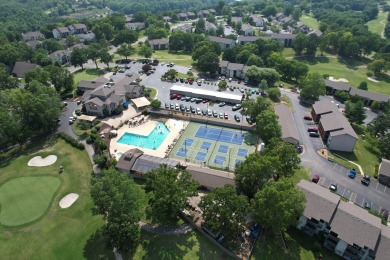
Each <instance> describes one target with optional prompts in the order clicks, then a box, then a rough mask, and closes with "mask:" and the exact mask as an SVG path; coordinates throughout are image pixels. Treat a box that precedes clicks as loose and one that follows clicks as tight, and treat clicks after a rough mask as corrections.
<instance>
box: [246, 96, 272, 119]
mask: <svg viewBox="0 0 390 260" xmlns="http://www.w3.org/2000/svg"><path fill="white" fill-rule="evenodd" d="M242 107H243V108H244V109H245V112H244V113H245V114H246V115H249V116H250V117H251V118H252V119H256V117H257V116H258V115H259V114H260V113H262V112H263V111H265V110H267V109H269V108H270V107H271V102H270V101H269V100H268V99H266V98H263V97H261V96H258V97H257V98H256V100H253V99H248V100H245V101H244V102H242Z"/></svg>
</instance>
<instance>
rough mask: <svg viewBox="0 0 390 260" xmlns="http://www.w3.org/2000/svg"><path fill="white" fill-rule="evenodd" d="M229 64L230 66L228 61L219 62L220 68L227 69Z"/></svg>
mask: <svg viewBox="0 0 390 260" xmlns="http://www.w3.org/2000/svg"><path fill="white" fill-rule="evenodd" d="M228 64H229V62H228V61H227V60H220V61H219V67H220V68H225V67H227V66H228Z"/></svg>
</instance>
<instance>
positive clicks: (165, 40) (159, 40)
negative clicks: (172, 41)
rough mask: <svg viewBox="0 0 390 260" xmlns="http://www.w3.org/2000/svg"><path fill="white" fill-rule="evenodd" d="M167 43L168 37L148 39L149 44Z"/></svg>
mask: <svg viewBox="0 0 390 260" xmlns="http://www.w3.org/2000/svg"><path fill="white" fill-rule="evenodd" d="M168 43H169V40H168V39H155V40H150V41H149V44H150V45H159V44H168Z"/></svg>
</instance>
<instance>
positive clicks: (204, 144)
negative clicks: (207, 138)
mask: <svg viewBox="0 0 390 260" xmlns="http://www.w3.org/2000/svg"><path fill="white" fill-rule="evenodd" d="M210 147H211V143H209V142H203V143H202V145H201V146H200V149H206V150H207V149H209V148H210Z"/></svg>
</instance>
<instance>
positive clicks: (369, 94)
mask: <svg viewBox="0 0 390 260" xmlns="http://www.w3.org/2000/svg"><path fill="white" fill-rule="evenodd" d="M349 94H351V95H352V96H353V95H358V96H360V97H362V98H367V99H370V100H373V101H378V102H387V101H388V100H389V98H390V97H389V96H387V95H383V94H379V93H374V92H370V91H367V90H363V89H358V88H352V89H351V91H349Z"/></svg>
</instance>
